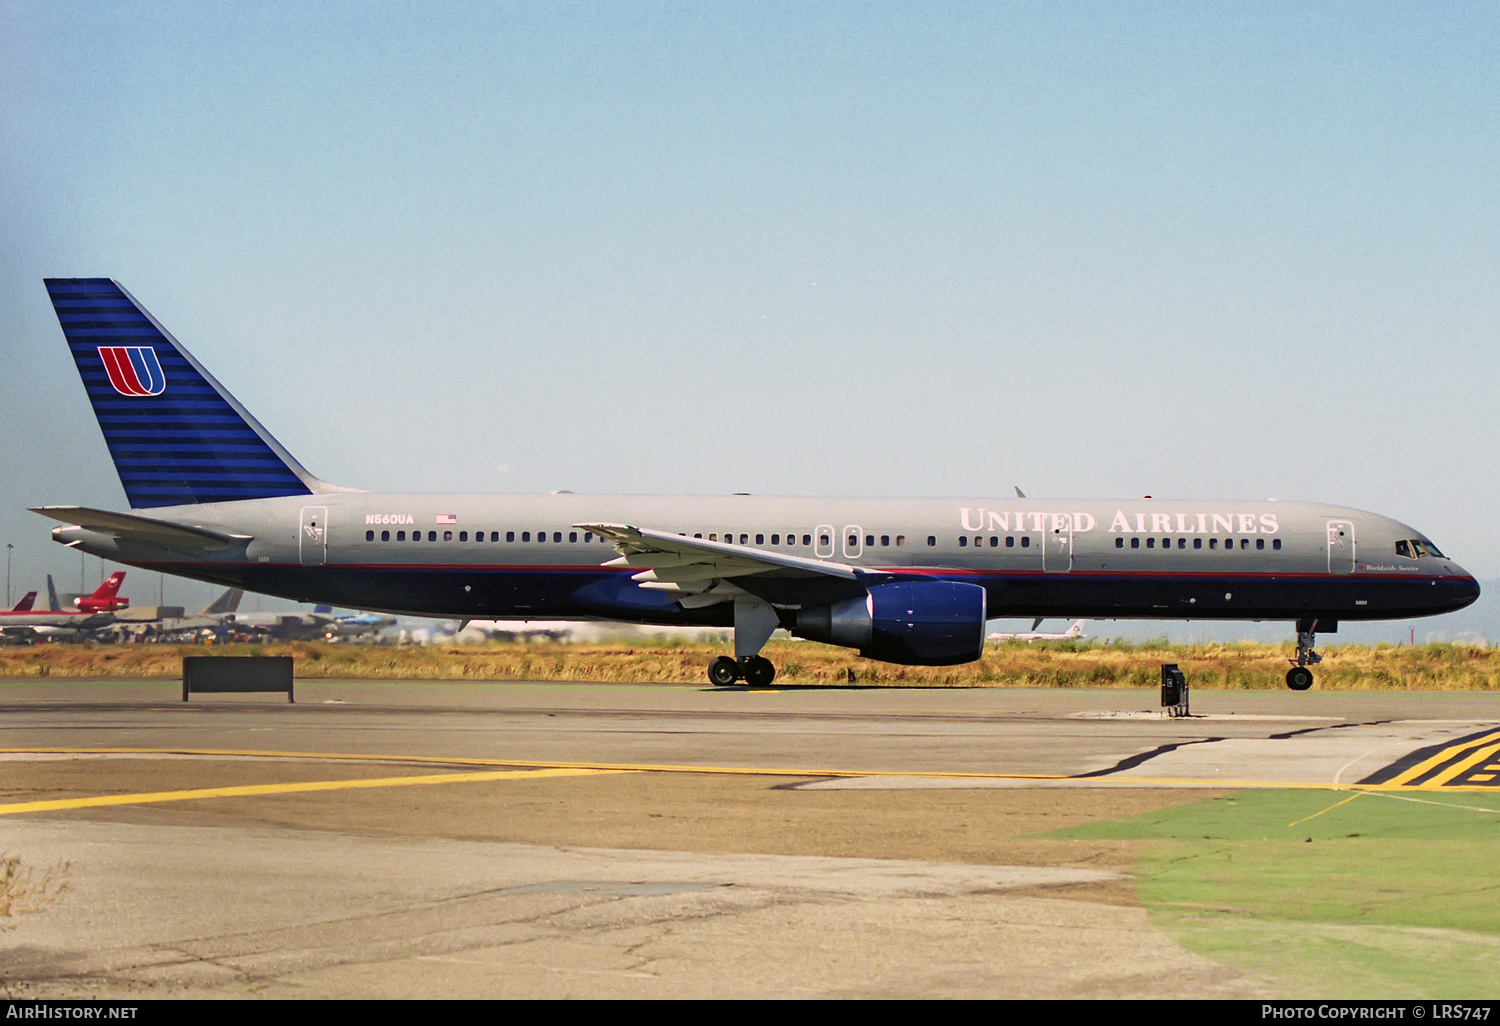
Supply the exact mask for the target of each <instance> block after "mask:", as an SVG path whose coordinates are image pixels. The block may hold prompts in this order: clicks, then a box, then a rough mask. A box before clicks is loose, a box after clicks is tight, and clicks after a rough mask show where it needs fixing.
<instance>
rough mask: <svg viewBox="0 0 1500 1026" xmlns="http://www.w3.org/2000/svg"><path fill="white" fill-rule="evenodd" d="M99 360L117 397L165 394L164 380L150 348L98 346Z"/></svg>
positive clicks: (154, 352) (165, 379)
mask: <svg viewBox="0 0 1500 1026" xmlns="http://www.w3.org/2000/svg"><path fill="white" fill-rule="evenodd" d="M99 359H101V360H103V361H104V369H105V370H106V371H107V372H108V373H109V383H110V384H111V385H113V386H115V391H116V392H119V393H120V394H121V395H133V396H145V395H161V394H162V392H163V391H165V390H166V387H167V376H166V375H165V374H163V373H162V372H161V364H160V363H158V362H157V360H156V350H155V349H152V348H151V347H150V346H100V347H99Z"/></svg>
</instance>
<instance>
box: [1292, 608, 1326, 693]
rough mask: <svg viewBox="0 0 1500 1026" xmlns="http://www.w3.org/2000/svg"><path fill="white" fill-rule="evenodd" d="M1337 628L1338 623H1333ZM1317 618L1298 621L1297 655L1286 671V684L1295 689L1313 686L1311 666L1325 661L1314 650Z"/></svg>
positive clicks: (1299, 689)
mask: <svg viewBox="0 0 1500 1026" xmlns="http://www.w3.org/2000/svg"><path fill="white" fill-rule="evenodd" d="M1332 626H1333V628H1334V629H1335V630H1337V629H1338V624H1336V623H1335V624H1333V625H1332ZM1317 627H1318V621H1317V620H1298V621H1297V657H1296V658H1295V659H1293V660H1292V663H1293V664H1294V665H1293V666H1292V668H1291V669H1290V670H1288V671H1286V686H1287V687H1289V688H1291V689H1292V690H1293V691H1306V690H1307V689H1308V688H1310V687H1312V683H1313V673H1312V671H1311V670H1309V669H1308V667H1309V666H1316V665H1317V664H1318V663H1321V662H1322V661H1323V657H1322V656H1320V655H1318V653H1316V652H1314V651H1313V646H1314V645H1315V644H1317V636H1316V634H1315V633H1314V632H1315V631H1316V630H1317Z"/></svg>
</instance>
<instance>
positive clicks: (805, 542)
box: [802, 534, 812, 545]
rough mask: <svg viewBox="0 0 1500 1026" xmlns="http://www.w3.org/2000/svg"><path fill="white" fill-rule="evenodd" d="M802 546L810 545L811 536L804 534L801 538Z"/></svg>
mask: <svg viewBox="0 0 1500 1026" xmlns="http://www.w3.org/2000/svg"><path fill="white" fill-rule="evenodd" d="M802 544H803V545H811V544H812V535H810V534H804V535H803V536H802Z"/></svg>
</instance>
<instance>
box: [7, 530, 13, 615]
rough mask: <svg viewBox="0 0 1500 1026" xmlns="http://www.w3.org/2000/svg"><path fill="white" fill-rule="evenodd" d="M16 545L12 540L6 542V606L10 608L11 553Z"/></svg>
mask: <svg viewBox="0 0 1500 1026" xmlns="http://www.w3.org/2000/svg"><path fill="white" fill-rule="evenodd" d="M14 548H15V546H14V545H12V544H11V543H10V542H6V543H5V608H6V609H9V608H10V553H11V550H12V549H14Z"/></svg>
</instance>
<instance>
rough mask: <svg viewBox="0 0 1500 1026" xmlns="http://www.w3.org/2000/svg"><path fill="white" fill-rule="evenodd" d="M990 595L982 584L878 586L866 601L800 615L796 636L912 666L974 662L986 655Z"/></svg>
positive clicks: (866, 596) (928, 583) (802, 610)
mask: <svg viewBox="0 0 1500 1026" xmlns="http://www.w3.org/2000/svg"><path fill="white" fill-rule="evenodd" d="M984 628H985V594H984V589H983V588H981V587H979V586H978V585H977V584H955V583H953V582H952V581H926V580H919V581H900V582H897V583H895V584H877V585H876V586H875V587H873V588H871V589H869V591H868V592H866V594H865V597H864V598H862V599H859V598H855V599H845V600H844V601H842V602H835V603H833V604H832V605H827V606H816V607H813V608H811V609H801V610H798V611H797V622H796V626H795V627H794V628H793V629H792V633H793V634H796V635H797V636H798V637H801V638H807V639H809V640H811V641H822V642H826V643H827V644H830V645H843V646H844V647H846V648H857V649H859V654H860V655H862V656H864V657H866V658H867V659H879V660H880V661H882V662H886V663H902V664H905V665H907V666H951V665H953V664H955V663H972V662H973V661H974V660H976V659H978V658H979V657H980V656H981V655H983V654H984Z"/></svg>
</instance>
